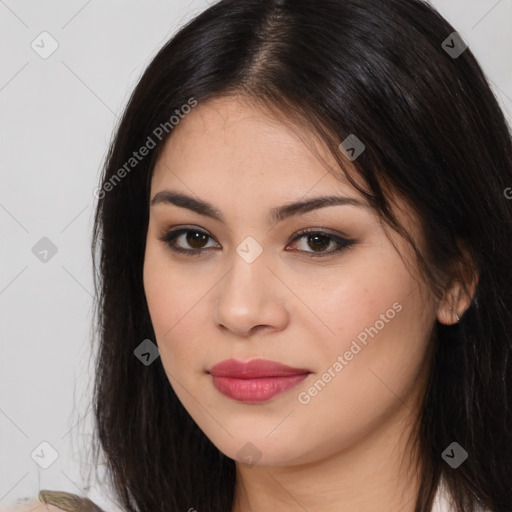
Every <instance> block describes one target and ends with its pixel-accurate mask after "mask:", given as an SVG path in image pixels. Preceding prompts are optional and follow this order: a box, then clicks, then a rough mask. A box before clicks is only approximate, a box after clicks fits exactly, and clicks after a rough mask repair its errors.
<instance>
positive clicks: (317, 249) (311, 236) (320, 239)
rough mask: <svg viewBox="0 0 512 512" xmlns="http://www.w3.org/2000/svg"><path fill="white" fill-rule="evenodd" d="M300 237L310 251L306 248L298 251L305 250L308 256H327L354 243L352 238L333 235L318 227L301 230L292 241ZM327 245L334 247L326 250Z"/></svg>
mask: <svg viewBox="0 0 512 512" xmlns="http://www.w3.org/2000/svg"><path fill="white" fill-rule="evenodd" d="M301 239H304V242H305V243H304V244H303V247H305V248H310V249H312V251H311V252H310V251H308V250H304V249H300V250H299V252H306V253H308V256H311V257H313V258H316V257H324V256H329V255H330V254H333V253H335V252H338V251H341V250H343V249H346V248H347V247H350V246H351V245H353V244H354V240H350V239H349V238H346V237H342V236H338V235H333V234H331V233H327V232H325V231H322V230H318V229H317V230H315V229H308V230H302V231H300V232H299V233H297V235H296V236H295V238H294V239H293V240H292V242H296V241H297V240H301ZM329 246H331V248H332V247H334V249H332V250H329V251H328V250H326V248H328V247H329Z"/></svg>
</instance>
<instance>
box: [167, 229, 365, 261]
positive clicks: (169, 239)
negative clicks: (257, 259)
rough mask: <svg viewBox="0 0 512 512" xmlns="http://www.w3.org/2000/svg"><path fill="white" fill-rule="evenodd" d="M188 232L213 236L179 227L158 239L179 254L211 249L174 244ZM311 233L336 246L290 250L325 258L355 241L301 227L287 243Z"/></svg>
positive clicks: (197, 253) (199, 253)
mask: <svg viewBox="0 0 512 512" xmlns="http://www.w3.org/2000/svg"><path fill="white" fill-rule="evenodd" d="M189 232H192V233H201V234H203V235H206V236H207V237H208V238H209V239H212V238H213V237H212V236H210V235H209V234H208V233H206V232H205V231H203V230H201V229H197V228H179V229H172V230H169V231H167V232H165V233H164V234H163V235H162V236H159V237H158V239H159V240H160V241H162V242H163V243H165V244H166V245H167V246H168V247H169V249H171V250H172V251H174V252H177V253H180V254H185V255H186V256H193V257H197V256H201V255H202V254H203V252H205V251H209V250H211V249H213V248H212V247H209V248H203V249H183V248H182V247H179V246H176V245H175V244H174V243H173V242H174V240H175V239H176V238H178V237H179V236H180V235H182V234H184V233H189ZM312 234H313V235H321V236H322V237H327V238H329V239H330V241H334V242H335V243H337V244H338V247H337V248H336V249H334V250H330V251H328V252H326V251H323V252H319V253H315V252H309V251H301V250H297V251H290V252H304V253H306V254H308V255H309V257H311V258H325V257H327V256H330V255H332V254H334V253H337V252H340V251H342V250H343V249H347V248H348V247H350V246H351V245H353V244H354V242H355V241H354V240H351V239H349V238H344V237H340V236H336V235H333V234H331V233H327V232H325V231H322V230H321V229H303V230H301V231H299V232H298V233H297V234H296V236H295V237H294V238H293V239H292V240H290V242H289V243H293V242H296V241H297V240H299V239H300V238H302V237H304V236H306V235H312ZM208 241H209V240H208Z"/></svg>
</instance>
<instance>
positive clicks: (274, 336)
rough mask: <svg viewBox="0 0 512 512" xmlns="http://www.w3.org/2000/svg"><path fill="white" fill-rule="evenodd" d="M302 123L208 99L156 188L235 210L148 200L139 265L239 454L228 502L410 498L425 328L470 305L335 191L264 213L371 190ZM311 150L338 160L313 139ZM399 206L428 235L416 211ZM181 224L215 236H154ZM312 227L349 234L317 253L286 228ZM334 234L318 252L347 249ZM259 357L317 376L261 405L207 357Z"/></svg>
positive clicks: (311, 507) (397, 502) (166, 339)
mask: <svg viewBox="0 0 512 512" xmlns="http://www.w3.org/2000/svg"><path fill="white" fill-rule="evenodd" d="M308 135H311V134H308V132H307V131H302V129H301V127H297V126H296V127H295V128H292V127H290V125H289V124H283V123H280V122H279V121H277V120H276V119H273V118H271V117H270V116H268V114H265V113H264V112H263V111H261V110H260V109H256V108H255V107H251V106H250V104H248V103H244V102H242V101H239V100H238V99H237V98H234V97H231V98H221V99H219V98H217V99H215V100H213V101H209V102H207V103H200V104H199V105H198V106H197V107H196V108H194V109H193V111H192V112H191V113H190V114H188V115H187V116H186V117H185V118H184V119H183V120H181V121H180V124H179V125H178V126H176V127H175V128H174V130H173V132H172V136H171V137H170V138H169V140H168V141H167V143H166V145H165V148H164V151H163V153H162V154H161V156H160V158H159V160H158V162H157V164H156V166H155V169H154V174H153V178H152V182H151V196H150V197H151V198H153V197H154V196H155V194H156V193H157V192H160V191H162V190H164V189H172V190H175V191H179V192H182V193H184V194H188V195H191V196H193V197H195V198H200V199H202V200H205V201H208V202H209V203H212V204H213V205H214V206H215V207H216V208H218V209H219V210H220V211H221V212H222V214H223V216H224V217H225V221H226V223H225V224H224V223H222V222H220V221H218V220H215V219H212V218H210V217H207V216H204V215H200V214H198V213H195V212H193V211H191V210H188V209H185V208H182V207H178V206H175V205H171V204H164V203H159V204H155V205H154V206H151V207H150V219H149V225H148V232H147V241H146V254H145V262H144V276H143V277H144V288H145V293H146V298H147V301H148V306H149V310H150V314H151V320H152V323H153V326H154V330H155V334H156V343H157V345H158V347H159V349H160V355H161V361H162V364H163V366H164V369H165V371H166V373H167V375H168V378H169V382H170V384H171V386H172V387H173V389H174V391H175V392H176V394H177V396H178V398H179V399H180V401H181V402H182V403H183V406H184V407H185V408H186V409H187V411H188V412H189V414H190V415H191V417H192V418H193V419H194V420H195V421H196V423H197V424H198V425H199V427H200V428H201V429H202V430H203V431H204V432H205V434H206V435H207V436H208V438H209V439H210V440H211V441H212V443H213V444H214V445H215V446H216V447H217V448H218V449H219V450H220V451H221V452H223V453H224V454H226V455H227V456H228V457H231V458H233V459H234V460H235V461H236V467H237V483H236V489H235V495H236V499H235V505H234V507H233V512H241V511H244V512H247V511H251V512H263V511H265V512H266V511H268V510H282V511H285V512H287V511H290V512H291V511H301V510H307V511H308V512H316V511H322V512H334V511H336V512H349V511H350V512H353V511H356V510H357V511H368V512H369V511H379V512H382V511H384V512H385V511H389V512H391V511H393V512H396V511H397V510H400V512H412V511H413V510H414V499H415V497H416V493H417V491H418V477H417V470H418V461H417V460H416V458H415V456H414V452H411V451H410V450H411V448H410V446H409V445H408V444H407V439H408V436H409V435H410V434H411V432H413V433H414V425H415V420H416V418H417V416H418V411H419V403H420V400H421V397H422V395H423V393H424V388H425V384H426V380H425V377H426V372H427V369H428V362H429V354H430V352H429V347H430V344H429V342H428V341H429V337H430V334H431V332H432V328H433V325H434V323H435V320H436V319H437V320H439V321H440V322H442V323H446V324H451V323H454V322H455V321H456V320H455V316H454V314H453V313H452V312H451V311H450V308H449V307H450V305H453V306H454V307H455V309H456V311H457V312H458V313H459V315H462V313H463V310H464V308H465V307H466V306H467V304H468V302H467V301H464V300H463V299H462V298H460V287H459V286H458V284H455V285H453V286H451V287H450V288H447V289H446V294H445V297H444V298H443V300H437V299H435V298H434V297H433V295H432V294H431V293H430V291H429V290H428V289H427V288H426V287H425V286H423V284H422V283H421V281H420V280H419V278H418V273H417V272H416V271H415V270H416V266H415V260H414V258H413V251H412V249H411V248H410V246H409V245H408V244H407V243H406V241H405V240H403V239H402V238H400V237H399V236H398V235H397V234H396V233H390V232H389V230H386V229H385V228H384V226H383V224H382V223H381V222H379V219H378V217H377V216H376V214H375V213H374V212H372V211H371V210H370V209H366V208H362V207H357V206H349V205H345V206H339V205H337V206H329V207H324V208H320V209H316V210H313V211H310V212H308V213H304V214H301V215H299V216H297V217H291V218H288V219H285V220H283V221H282V222H280V223H278V224H276V225H275V226H271V225H270V224H269V223H268V221H267V218H266V214H267V211H268V210H269V209H271V208H273V207H276V206H280V205H283V204H285V203H287V202H291V201H297V200H304V199H308V198H312V197H316V196H322V195H341V196H346V197H351V198H358V199H360V200H364V199H363V197H362V196H361V195H360V194H359V192H358V191H357V190H356V189H354V188H353V187H352V186H351V185H350V184H348V182H346V180H345V181H344V182H342V181H340V180H339V179H336V178H334V177H333V176H332V175H330V174H329V173H328V172H327V170H326V167H325V165H324V164H323V163H322V161H321V160H320V159H319V158H318V155H317V154H316V153H315V152H314V151H312V150H311V145H310V144H306V143H305V142H304V140H309V141H313V142H314V141H315V139H314V138H313V137H312V136H310V137H308ZM315 148H316V150H317V151H320V153H321V155H322V158H323V159H324V161H325V162H328V164H329V165H330V166H331V167H332V168H336V167H337V164H336V162H335V160H334V158H333V157H332V155H329V153H328V152H327V151H326V150H325V149H324V148H322V146H321V144H320V143H319V142H318V141H317V143H316V144H315ZM347 163H348V164H350V163H349V162H348V161H347ZM395 204H396V208H397V209H396V211H397V214H398V218H399V220H400V221H401V222H404V223H405V225H406V226H408V229H409V232H410V233H411V234H412V235H413V237H414V239H415V240H416V241H418V242H419V243H420V244H421V243H422V239H421V233H420V232H419V228H418V227H417V223H413V221H412V220H408V219H412V218H414V215H413V212H412V211H411V208H410V207H407V206H406V205H405V203H404V202H401V201H399V200H398V199H397V200H396V201H395ZM183 226H187V227H190V229H191V230H193V229H194V228H195V229H200V230H201V231H204V232H206V233H207V234H208V235H209V236H210V237H211V238H206V239H205V240H204V241H203V245H201V243H196V245H191V243H190V242H191V240H190V238H189V239H188V242H187V238H186V235H182V236H180V237H179V238H178V239H177V240H175V243H176V244H178V245H179V246H180V247H182V248H184V249H189V250H192V251H193V250H196V251H197V250H198V249H200V248H201V247H207V249H206V251H205V252H204V253H203V255H201V256H198V257H193V256H187V255H182V254H177V253H174V252H173V251H172V250H171V249H170V247H169V246H168V245H166V243H165V242H163V241H161V240H159V237H160V236H162V235H163V234H164V233H165V232H166V230H168V229H170V228H173V229H174V228H179V227H183ZM304 228H318V229H320V228H322V229H324V230H327V231H328V232H330V233H332V234H334V235H338V236H343V234H345V235H347V236H348V237H349V238H350V239H353V240H355V243H354V244H353V245H352V246H350V247H348V248H345V249H344V250H342V251H339V252H333V253H331V254H329V255H327V256H325V257H316V258H315V257H311V256H310V255H311V254H313V255H314V254H317V253H318V252H319V251H318V250H316V251H315V245H314V244H312V243H311V242H310V243H309V244H308V237H307V236H304V237H302V238H301V239H299V240H296V241H291V240H292V239H293V238H294V236H293V235H295V234H296V233H297V232H298V231H299V230H301V229H304ZM247 236H252V237H253V238H254V239H255V240H256V241H257V242H258V243H259V244H260V246H261V248H262V249H263V252H262V253H261V254H260V255H259V257H258V258H257V259H256V260H255V261H253V262H252V263H248V262H247V261H245V260H244V259H243V258H242V257H240V256H239V255H238V253H237V252H236V248H237V246H238V245H239V244H240V243H241V242H242V241H243V240H244V239H245V238H246V237H247ZM389 237H390V238H392V239H393V241H394V242H395V244H396V246H397V247H398V249H399V250H398V251H397V250H396V249H395V247H393V244H392V243H391V241H390V238H389ZM324 240H325V239H324ZM326 243H328V244H329V245H328V246H327V247H326V248H323V249H320V252H321V251H322V250H324V251H325V252H329V251H332V250H333V249H334V248H335V247H336V244H335V242H334V241H333V240H332V239H327V242H326ZM192 244H193V240H192ZM208 248H213V250H212V249H210V250H209V251H208ZM286 248H288V250H285V249H286ZM394 303H399V304H400V305H401V306H402V308H401V310H400V311H399V312H397V313H396V315H394V318H393V319H391V320H389V321H388V322H385V323H384V327H383V328H381V329H380V330H379V331H378V334H377V335H375V336H374V337H373V338H371V337H368V342H367V345H362V344H361V343H359V345H361V347H362V349H361V350H360V351H359V352H358V353H357V354H356V355H354V357H353V359H352V360H350V361H348V362H347V364H346V366H344V367H343V369H342V370H341V371H339V372H338V373H336V372H335V374H336V376H335V377H334V378H332V379H331V381H330V382H328V383H327V384H326V385H325V386H324V387H323V389H321V391H320V392H318V394H317V395H316V396H314V397H312V398H311V400H310V401H309V403H307V404H304V403H301V402H299V400H298V395H299V393H300V392H304V391H307V390H308V389H309V388H311V386H312V385H313V383H314V382H316V381H318V379H319V378H321V377H322V375H323V374H324V373H325V372H326V371H327V369H328V368H329V367H332V366H333V363H334V362H335V361H336V360H337V357H338V356H339V355H343V354H344V353H345V352H346V351H347V350H348V349H349V348H350V346H351V343H352V341H353V340H354V339H356V337H357V335H358V334H360V333H361V332H362V331H364V329H365V328H367V327H370V326H374V325H375V324H376V321H377V320H379V319H380V318H381V316H380V315H381V314H385V313H386V311H387V310H389V309H390V308H392V305H393V304H394ZM260 357H261V358H266V359H270V360H274V361H279V362H281V363H284V364H287V365H290V366H293V367H300V368H308V369H309V370H310V371H311V372H312V374H310V375H309V376H308V377H307V379H306V380H305V381H303V382H302V383H300V384H299V385H298V387H296V388H294V389H291V390H288V391H286V392H284V393H281V394H280V395H277V396H275V397H273V398H272V399H270V400H268V401H266V402H263V403H261V404H246V403H242V402H238V401H235V400H232V399H230V398H228V397H226V396H224V395H222V394H221V393H219V392H218V391H217V390H216V389H215V387H214V386H213V385H212V378H211V376H210V375H209V374H208V373H207V369H209V368H210V367H211V366H213V365H214V364H216V363H218V362H220V361H222V360H224V359H228V358H236V359H240V360H243V361H247V360H250V359H253V358H260ZM247 442H251V443H252V444H253V445H254V446H255V447H256V449H257V452H256V451H255V450H254V451H253V453H254V455H255V457H256V454H257V456H258V457H260V458H259V459H258V460H257V461H256V464H250V463H249V464H247V463H246V461H244V460H243V458H242V455H241V454H240V453H239V451H240V450H241V449H242V447H244V445H246V443H247ZM246 450H247V448H246ZM404 454H405V455H404ZM411 454H412V455H411ZM409 460H410V464H409V462H408V461H409Z"/></svg>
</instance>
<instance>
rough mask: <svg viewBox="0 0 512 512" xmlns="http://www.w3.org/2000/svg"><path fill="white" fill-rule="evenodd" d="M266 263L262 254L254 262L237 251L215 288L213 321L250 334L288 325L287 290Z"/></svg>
mask: <svg viewBox="0 0 512 512" xmlns="http://www.w3.org/2000/svg"><path fill="white" fill-rule="evenodd" d="M267 265H268V263H267V261H266V259H265V258H264V257H263V254H262V255H260V256H259V257H258V258H257V259H256V260H255V261H253V262H252V263H247V262H246V261H244V259H243V258H241V257H240V256H239V255H238V254H235V256H234V258H233V266H232V268H231V270H230V271H229V272H228V273H227V275H226V276H225V277H224V278H223V279H222V281H221V283H219V286H218V287H215V290H216V293H217V297H216V299H215V312H214V320H215V323H216V325H217V326H218V327H219V329H222V330H224V331H227V332H230V333H232V334H234V335H236V336H238V337H248V336H250V335H252V334H253V333H255V332H260V331H263V332H265V331H268V332H273V331H280V330H282V329H284V328H285V327H286V325H287V324H288V321H289V313H288V311H287V310H286V307H285V303H286V300H285V298H286V293H287V289H286V287H285V286H284V285H283V284H282V283H281V281H280V280H279V279H278V278H277V277H276V276H275V274H274V272H273V271H272V270H271V269H270V268H268V266H267ZM288 293H289V292H288ZM288 302H289V301H288Z"/></svg>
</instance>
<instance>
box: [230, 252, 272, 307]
mask: <svg viewBox="0 0 512 512" xmlns="http://www.w3.org/2000/svg"><path fill="white" fill-rule="evenodd" d="M267 263H268V262H267V261H266V258H265V256H264V255H263V251H261V252H260V253H259V254H256V253H255V250H254V247H253V246H251V245H250V243H249V242H242V243H240V244H239V245H238V247H237V248H236V252H235V253H234V254H233V257H232V261H231V270H230V271H229V273H228V274H227V276H226V279H225V283H224V285H223V286H222V287H221V288H222V290H221V294H222V298H224V299H225V300H226V301H230V300H232V301H234V302H235V304H234V305H236V304H239V305H240V309H243V307H244V305H245V306H246V307H247V308H248V307H249V306H250V308H251V310H252V308H254V307H255V306H257V304H258V302H259V301H260V300H261V298H260V292H261V291H262V288H263V284H264V283H265V285H267V286H268V283H267V281H268V279H269V277H270V275H271V272H270V271H269V270H268V268H267V267H266V265H267ZM265 288H266V286H265ZM267 290H268V288H267Z"/></svg>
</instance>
